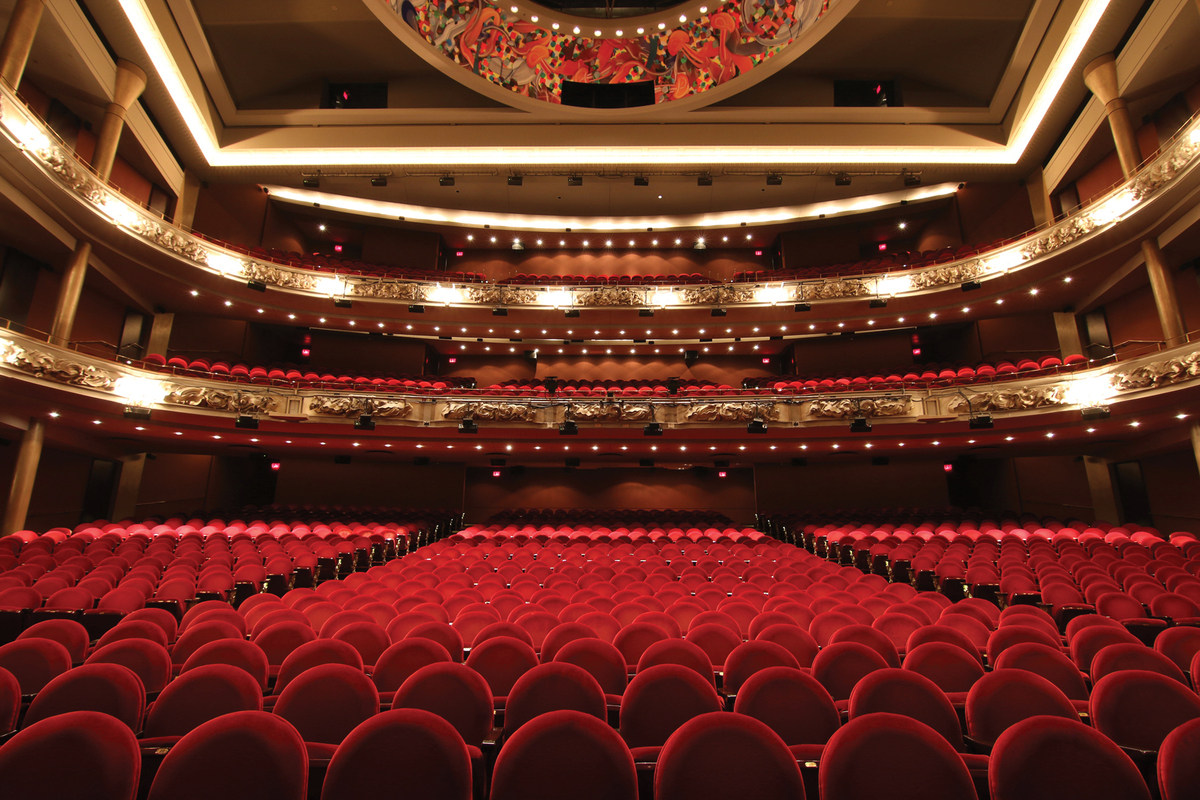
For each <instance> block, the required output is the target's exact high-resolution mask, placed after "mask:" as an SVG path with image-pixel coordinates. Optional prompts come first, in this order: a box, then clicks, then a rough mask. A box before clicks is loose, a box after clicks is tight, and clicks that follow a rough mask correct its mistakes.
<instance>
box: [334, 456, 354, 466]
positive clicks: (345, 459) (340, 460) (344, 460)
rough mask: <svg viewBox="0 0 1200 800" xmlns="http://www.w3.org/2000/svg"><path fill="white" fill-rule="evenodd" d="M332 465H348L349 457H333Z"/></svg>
mask: <svg viewBox="0 0 1200 800" xmlns="http://www.w3.org/2000/svg"><path fill="white" fill-rule="evenodd" d="M333 463H335V464H349V463H350V456H334V457H333Z"/></svg>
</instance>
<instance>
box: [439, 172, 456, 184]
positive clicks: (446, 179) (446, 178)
mask: <svg viewBox="0 0 1200 800" xmlns="http://www.w3.org/2000/svg"><path fill="white" fill-rule="evenodd" d="M453 185H454V177H453V176H452V175H443V176H442V177H440V178H438V186H453Z"/></svg>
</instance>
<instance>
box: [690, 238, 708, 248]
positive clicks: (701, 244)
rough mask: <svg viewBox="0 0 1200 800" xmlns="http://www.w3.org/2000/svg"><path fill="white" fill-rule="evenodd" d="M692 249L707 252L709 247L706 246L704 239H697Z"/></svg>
mask: <svg viewBox="0 0 1200 800" xmlns="http://www.w3.org/2000/svg"><path fill="white" fill-rule="evenodd" d="M692 249H693V250H707V249H708V245H706V244H705V243H704V240H703V239H697V240H696V243H695V244H694V245H692Z"/></svg>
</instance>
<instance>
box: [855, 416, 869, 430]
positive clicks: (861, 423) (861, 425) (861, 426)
mask: <svg viewBox="0 0 1200 800" xmlns="http://www.w3.org/2000/svg"><path fill="white" fill-rule="evenodd" d="M850 432H851V433H870V432H871V423H870V422H868V421H867V418H866V417H855V418H854V421H853V422H851V423H850Z"/></svg>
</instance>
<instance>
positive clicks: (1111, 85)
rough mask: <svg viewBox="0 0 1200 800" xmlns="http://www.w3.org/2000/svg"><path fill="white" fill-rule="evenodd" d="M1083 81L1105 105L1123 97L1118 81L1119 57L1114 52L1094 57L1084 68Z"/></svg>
mask: <svg viewBox="0 0 1200 800" xmlns="http://www.w3.org/2000/svg"><path fill="white" fill-rule="evenodd" d="M1083 83H1084V85H1085V86H1087V88H1088V89H1089V90H1090V91H1091V93H1092V94H1094V95H1096V97H1097V99H1099V100H1100V102H1101V103H1104V105H1106V106H1107V105H1108V104H1109V103H1111V102H1112V101H1114V100H1120V99H1121V92H1120V89H1119V86H1120V84H1119V83H1118V82H1117V58H1116V56H1114V55H1113V54H1112V53H1105V54H1104V55H1102V56H1100V57H1098V58H1095V59H1092V61H1091V62H1089V63H1088V65H1087V66H1086V67H1084V68H1083Z"/></svg>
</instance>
